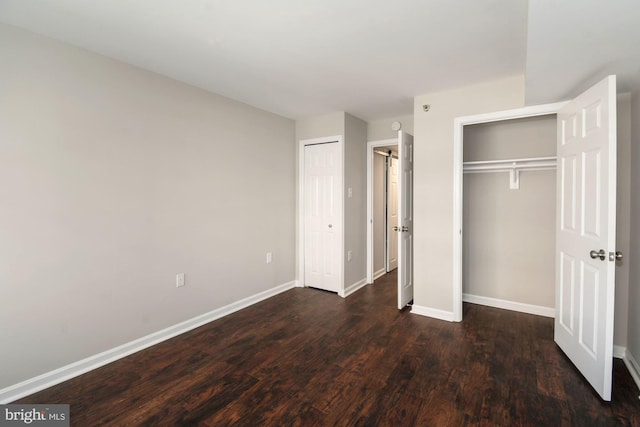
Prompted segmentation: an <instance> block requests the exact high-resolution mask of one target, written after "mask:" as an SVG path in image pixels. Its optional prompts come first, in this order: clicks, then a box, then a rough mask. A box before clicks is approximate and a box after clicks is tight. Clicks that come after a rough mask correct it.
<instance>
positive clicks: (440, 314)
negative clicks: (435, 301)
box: [411, 304, 455, 322]
mask: <svg viewBox="0 0 640 427" xmlns="http://www.w3.org/2000/svg"><path fill="white" fill-rule="evenodd" d="M411 313H413V314H419V315H420V316H426V317H432V318H434V319H438V320H446V321H447V322H454V321H455V320H454V314H453V312H452V311H445V310H439V309H437V308H431V307H425V306H422V305H415V304H414V305H413V306H412V307H411Z"/></svg>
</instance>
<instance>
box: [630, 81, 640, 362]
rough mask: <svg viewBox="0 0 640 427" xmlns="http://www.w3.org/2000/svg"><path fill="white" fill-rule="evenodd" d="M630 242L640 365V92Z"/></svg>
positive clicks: (634, 122)
mask: <svg viewBox="0 0 640 427" xmlns="http://www.w3.org/2000/svg"><path fill="white" fill-rule="evenodd" d="M631 141H632V142H631V150H630V153H631V156H630V158H631V165H633V167H632V168H631V185H630V188H633V191H632V192H631V204H630V206H631V239H630V250H629V253H628V254H627V260H628V264H629V266H630V272H629V273H630V280H629V313H628V316H629V322H628V325H629V329H628V332H627V349H628V351H629V353H631V355H632V357H633V358H634V359H635V361H636V362H638V363H640V192H639V191H638V189H640V90H636V91H634V92H633V93H632V95H631Z"/></svg>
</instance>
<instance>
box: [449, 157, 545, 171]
mask: <svg viewBox="0 0 640 427" xmlns="http://www.w3.org/2000/svg"><path fill="white" fill-rule="evenodd" d="M555 167H556V158H555V157H530V158H526V159H505V160H479V161H473V162H464V163H463V164H462V169H463V170H464V172H493V171H495V172H500V171H508V170H512V169H519V170H524V169H529V170H531V169H539V170H544V169H553V168H555Z"/></svg>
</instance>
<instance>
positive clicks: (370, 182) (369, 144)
mask: <svg viewBox="0 0 640 427" xmlns="http://www.w3.org/2000/svg"><path fill="white" fill-rule="evenodd" d="M388 145H398V138H392V139H381V140H378V141H368V142H367V284H371V283H373V156H374V155H375V153H374V152H373V151H374V148H377V147H386V146H388Z"/></svg>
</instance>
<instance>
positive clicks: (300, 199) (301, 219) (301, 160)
mask: <svg viewBox="0 0 640 427" xmlns="http://www.w3.org/2000/svg"><path fill="white" fill-rule="evenodd" d="M332 142H335V143H337V144H338V147H340V164H341V166H340V183H339V185H338V188H339V190H338V191H339V192H340V194H339V200H340V201H339V205H338V209H339V210H340V212H341V215H340V217H341V218H340V220H341V221H342V225H344V144H343V143H342V135H336V136H325V137H321V138H312V139H302V140H300V141H299V142H298V201H297V208H298V242H297V243H298V251H297V252H298V254H297V258H298V259H297V262H296V264H297V270H298V271H297V277H298V279H297V281H296V282H297V286H299V287H304V286H305V284H304V176H305V175H304V172H305V170H304V147H305V145H313V144H328V143H332ZM341 229H342V230H343V232H342V233H341V236H340V253H339V256H340V264H339V271H338V275H339V277H340V287H339V290H338V294H339V295H341V296H344V227H342V228H341Z"/></svg>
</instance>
